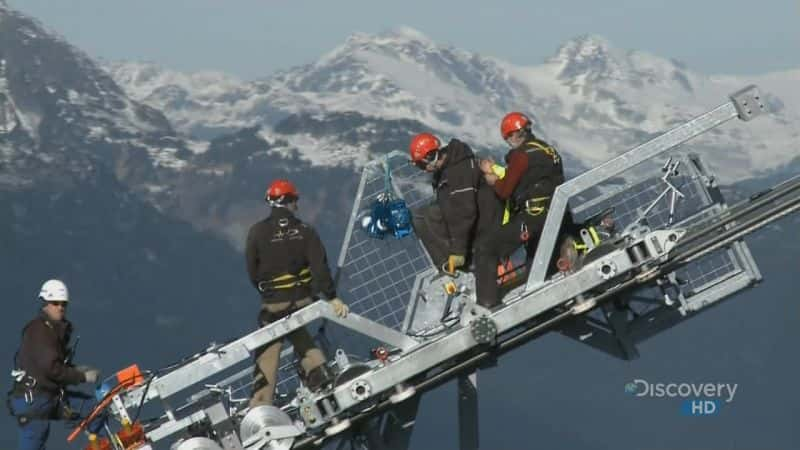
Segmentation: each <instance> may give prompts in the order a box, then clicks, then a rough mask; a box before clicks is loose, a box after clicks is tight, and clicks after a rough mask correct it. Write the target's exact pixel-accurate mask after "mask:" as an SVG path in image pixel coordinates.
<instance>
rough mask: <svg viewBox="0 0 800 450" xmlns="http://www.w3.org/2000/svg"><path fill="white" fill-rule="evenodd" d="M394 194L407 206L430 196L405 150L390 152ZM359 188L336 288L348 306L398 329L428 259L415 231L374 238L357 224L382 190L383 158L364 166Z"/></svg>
mask: <svg viewBox="0 0 800 450" xmlns="http://www.w3.org/2000/svg"><path fill="white" fill-rule="evenodd" d="M387 161H388V164H389V166H390V168H391V172H392V181H393V183H392V188H393V192H394V195H396V196H397V197H400V198H403V199H404V200H405V201H406V204H407V206H408V207H409V208H415V207H418V206H421V205H424V204H426V203H427V202H429V201H431V198H432V195H433V191H432V189H431V187H430V184H429V182H428V181H427V179H428V176H429V175H428V174H426V173H424V172H422V171H420V170H418V169H416V168H415V167H413V166H411V165H409V164H408V158H407V157H406V156H405V155H400V154H397V153H392V154H389V155H388V157H387ZM362 176H363V179H362V188H361V189H360V192H359V194H360V195H359V196H358V197H357V205H355V206H354V211H353V212H354V214H353V215H352V216H351V219H350V223H349V224H348V233H347V237H348V238H347V239H346V241H345V242H344V244H343V249H344V250H343V254H342V255H341V257H340V259H339V261H340V263H339V284H338V286H337V290H338V292H339V293H340V295H341V296H342V297H343V298H345V299H346V300H347V302H348V304H349V305H350V310H351V311H353V312H355V313H358V314H360V315H363V316H365V317H367V318H369V319H371V320H374V321H376V322H379V323H381V324H383V325H386V326H388V327H391V328H394V329H396V330H400V329H401V328H402V325H403V322H404V320H405V315H406V310H407V308H408V302H409V299H410V298H411V290H412V289H413V287H414V279H415V278H416V276H417V275H418V274H420V273H422V272H423V271H425V270H427V269H429V268H430V267H431V262H430V258H429V257H428V254H427V252H426V251H425V249H424V247H423V246H422V244H421V243H420V241H419V240H418V239H417V238H416V237H415V236H413V235H411V236H407V237H405V238H401V239H395V238H393V237H387V238H385V239H374V238H371V237H369V236H368V235H367V234H366V233H364V232H363V231H362V230H361V229H360V228H359V227H358V224H357V223H356V222H357V220H358V218H359V217H360V216H361V214H362V213H364V212H367V211H369V210H370V209H371V205H372V203H373V202H374V201H375V200H376V199H377V198H378V196H379V195H380V194H381V193H382V192H383V191H384V186H385V175H384V166H383V161H382V160H380V161H375V162H373V163H371V164H369V165H368V166H366V167H365V168H364V172H363V175H362Z"/></svg>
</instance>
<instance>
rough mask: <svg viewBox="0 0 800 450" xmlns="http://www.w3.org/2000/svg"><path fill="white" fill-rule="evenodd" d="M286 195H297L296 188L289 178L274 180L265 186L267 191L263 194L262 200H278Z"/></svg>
mask: <svg viewBox="0 0 800 450" xmlns="http://www.w3.org/2000/svg"><path fill="white" fill-rule="evenodd" d="M286 197H293V198H297V197H299V195H298V194H297V189H296V188H295V187H294V185H293V184H292V183H291V182H290V181H289V180H275V181H273V182H272V184H270V185H269V188H267V193H266V195H265V196H264V200H267V201H278V200H280V199H281V198H286Z"/></svg>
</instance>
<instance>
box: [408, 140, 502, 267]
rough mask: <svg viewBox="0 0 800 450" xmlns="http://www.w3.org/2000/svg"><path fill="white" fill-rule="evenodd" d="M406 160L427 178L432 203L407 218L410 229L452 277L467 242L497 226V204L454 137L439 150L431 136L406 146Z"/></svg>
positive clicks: (465, 254) (468, 245)
mask: <svg viewBox="0 0 800 450" xmlns="http://www.w3.org/2000/svg"><path fill="white" fill-rule="evenodd" d="M409 153H410V155H411V162H412V163H413V164H414V165H416V166H417V167H418V168H419V169H421V170H425V171H426V172H430V173H431V174H432V185H433V190H434V195H435V201H434V202H433V203H432V204H430V205H427V206H423V207H421V208H419V209H417V210H415V211H414V213H413V214H412V216H413V222H414V231H415V232H416V234H417V236H419V238H420V239H421V240H422V243H423V244H424V245H425V248H427V249H428V253H429V254H430V256H431V259H432V260H433V262H434V264H436V266H437V267H444V270H445V271H447V272H450V273H453V272H454V271H455V269H457V268H459V267H462V266H465V265H466V264H467V261H468V259H469V257H470V254H471V253H472V246H473V242H474V241H475V239H476V237H477V236H480V235H483V232H482V230H483V229H488V228H490V227H491V226H492V225H494V224H495V222H497V221H498V220H497V218H498V214H499V206H500V205H499V202H498V201H497V200H496V198H495V196H494V194H493V192H492V190H491V188H490V187H489V186H488V185H486V184H485V183H484V182H483V176H482V173H481V171H480V168H479V163H478V160H477V159H476V158H475V155H474V153H473V152H472V149H471V148H470V147H469V146H468V145H467V144H465V143H464V142H461V141H459V140H458V139H451V140H450V142H449V143H448V144H447V145H446V146H442V145H441V143H440V141H439V139H438V138H437V137H436V136H434V135H433V134H431V133H420V134H417V135H416V136H414V137H413V138H412V139H411V144H410V145H409Z"/></svg>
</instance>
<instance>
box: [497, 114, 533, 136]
mask: <svg viewBox="0 0 800 450" xmlns="http://www.w3.org/2000/svg"><path fill="white" fill-rule="evenodd" d="M530 126H531V119H529V118H528V116H526V115H525V114H522V113H520V112H510V113H508V114H506V116H505V117H503V121H502V122H500V134H501V135H502V136H503V139H507V138H508V136H509V135H510V134H511V133H513V132H515V131H519V130H521V129H523V128H530Z"/></svg>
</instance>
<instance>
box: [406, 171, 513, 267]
mask: <svg viewBox="0 0 800 450" xmlns="http://www.w3.org/2000/svg"><path fill="white" fill-rule="evenodd" d="M476 200H477V204H478V217H477V218H476V223H475V227H474V232H473V233H472V236H470V240H471V241H472V242H470V246H469V247H474V248H475V249H477V248H478V247H479V246H480V242H481V240H482V239H484V238H485V237H486V236H488V235H489V234H490V233H491V232H492V230H494V229H496V228H497V227H498V226H500V223H501V221H502V219H503V216H502V214H503V204H502V203H501V202H500V200H498V198H497V196H496V195H495V194H494V190H493V189H492V187H491V186H488V185H486V184H481V185H480V187H479V188H478V192H477V196H476ZM412 222H413V224H414V232H415V233H416V234H417V237H419V239H420V240H421V241H422V244H423V245H424V246H425V248H426V249H427V250H428V254H429V255H430V256H431V260H432V261H433V264H434V265H436V267H439V268H441V267H442V266H443V265H444V264H445V263H446V262H447V257H448V256H449V255H450V248H451V242H450V232H449V231H448V228H447V218H446V217H444V213H443V212H442V208H441V207H439V204H438V203H431V204H430V205H427V206H423V207H420V208H417V209H415V210H414V211H413V212H412ZM471 250H472V248H469V249H468V253H467V254H466V255H464V256H465V257H466V258H467V261H468V262H469V260H470V259H471V257H472V256H473V255H471V253H472V252H471Z"/></svg>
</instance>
